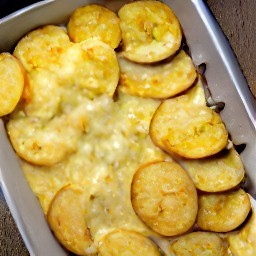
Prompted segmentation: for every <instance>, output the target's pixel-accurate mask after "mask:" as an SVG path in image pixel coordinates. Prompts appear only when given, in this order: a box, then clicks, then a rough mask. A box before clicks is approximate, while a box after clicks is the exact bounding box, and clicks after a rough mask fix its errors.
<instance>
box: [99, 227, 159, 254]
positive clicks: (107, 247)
mask: <svg viewBox="0 0 256 256" xmlns="http://www.w3.org/2000/svg"><path fill="white" fill-rule="evenodd" d="M99 255H100V256H129V255H130V256H135V255H138V256H140V255H147V256H160V255H161V253H160V251H159V250H158V248H157V247H156V245H155V244H154V243H153V242H152V241H151V240H150V239H149V238H146V237H145V236H143V235H142V234H140V233H137V232H135V231H130V230H125V229H119V230H114V231H112V232H111V233H109V234H107V235H106V236H105V237H103V239H102V241H101V242H100V246H99Z"/></svg>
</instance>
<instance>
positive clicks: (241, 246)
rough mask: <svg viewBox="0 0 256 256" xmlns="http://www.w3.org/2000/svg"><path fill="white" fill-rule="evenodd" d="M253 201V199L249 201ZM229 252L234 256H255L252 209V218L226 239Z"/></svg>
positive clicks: (255, 225)
mask: <svg viewBox="0 0 256 256" xmlns="http://www.w3.org/2000/svg"><path fill="white" fill-rule="evenodd" d="M251 200H254V199H251ZM227 240H228V243H229V248H230V251H231V252H232V255H236V256H255V255H256V214H255V208H254V207H253V212H252V216H251V217H250V219H249V221H248V222H247V223H246V225H245V226H244V227H243V228H242V229H241V230H240V231H239V232H238V233H233V234H230V235H229V236H228V237H227Z"/></svg>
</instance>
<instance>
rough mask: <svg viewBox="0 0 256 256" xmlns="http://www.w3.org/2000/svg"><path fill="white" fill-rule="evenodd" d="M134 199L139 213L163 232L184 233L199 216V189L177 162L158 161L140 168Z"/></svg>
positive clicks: (134, 181)
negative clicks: (197, 189)
mask: <svg viewBox="0 0 256 256" xmlns="http://www.w3.org/2000/svg"><path fill="white" fill-rule="evenodd" d="M131 200H132V205H133V208H134V210H135V212H136V213H137V215H138V216H139V217H140V218H141V219H142V220H143V221H144V222H145V224H146V225H148V226H149V227H150V228H151V229H153V230H154V231H155V232H157V233H159V234H161V235H165V236H175V235H179V234H182V233H184V232H186V231H188V230H189V229H190V228H191V227H192V226H193V224H194V222H195V219H196V215H197V192H196V188H195V186H194V184H193V181H192V180H191V178H190V177H189V175H188V174H187V173H186V171H185V170H184V169H183V168H182V167H181V166H180V165H178V164H177V163H175V162H156V163H150V164H148V165H145V166H142V167H141V168H139V170H138V171H137V172H136V173H135V175H134V178H133V181H132V187H131Z"/></svg>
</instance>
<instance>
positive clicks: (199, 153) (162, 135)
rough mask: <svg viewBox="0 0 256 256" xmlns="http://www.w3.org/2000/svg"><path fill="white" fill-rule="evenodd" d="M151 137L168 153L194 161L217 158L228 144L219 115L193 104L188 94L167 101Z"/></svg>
mask: <svg viewBox="0 0 256 256" xmlns="http://www.w3.org/2000/svg"><path fill="white" fill-rule="evenodd" d="M150 136H151V138H152V140H153V141H154V142H155V144H156V145H157V146H159V147H161V148H162V149H164V150H166V151H167V152H169V153H171V154H172V153H175V154H178V155H180V156H183V157H186V158H191V159H194V158H203V157H206V156H210V155H214V154H216V153H218V152H219V151H221V150H222V149H223V148H224V147H225V146H226V145H227V143H228V132H227V130H226V128H225V125H224V124H223V122H222V120H221V117H220V115H219V114H217V113H216V112H214V111H213V110H212V109H210V108H209V107H207V106H204V105H200V104H193V103H192V102H191V101H190V100H189V96H188V95H182V96H179V97H176V98H172V99H168V100H165V101H164V102H163V103H162V104H161V105H160V106H159V107H158V109H157V110H156V112H155V114H154V116H153V118H152V121H151V124H150Z"/></svg>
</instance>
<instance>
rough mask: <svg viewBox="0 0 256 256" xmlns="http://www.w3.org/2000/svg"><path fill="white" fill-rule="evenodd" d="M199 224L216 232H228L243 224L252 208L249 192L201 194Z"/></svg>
mask: <svg viewBox="0 0 256 256" xmlns="http://www.w3.org/2000/svg"><path fill="white" fill-rule="evenodd" d="M198 203H199V208H198V215H197V225H198V226H199V227H200V228H201V229H203V230H208V231H214V232H228V231H231V230H234V229H235V228H237V227H238V226H239V225H241V224H242V223H243V222H244V220H245V219H246V217H247V215H248V214H249V212H250V210H251V204H250V199H249V196H248V194H247V193H246V192H245V191H244V190H242V189H239V190H237V191H231V192H225V193H218V194H206V195H201V196H199V200H198Z"/></svg>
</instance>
